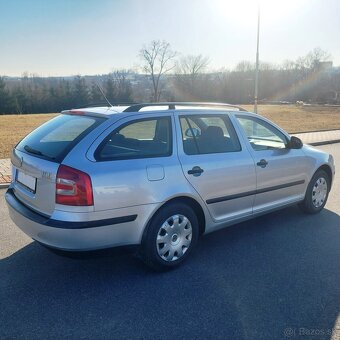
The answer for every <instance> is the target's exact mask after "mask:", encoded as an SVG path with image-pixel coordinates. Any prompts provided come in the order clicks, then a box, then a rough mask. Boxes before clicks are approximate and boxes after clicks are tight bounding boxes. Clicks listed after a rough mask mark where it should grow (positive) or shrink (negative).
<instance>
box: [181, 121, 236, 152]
mask: <svg viewBox="0 0 340 340" xmlns="http://www.w3.org/2000/svg"><path fill="white" fill-rule="evenodd" d="M180 122H181V129H182V140H183V149H184V152H185V153H186V154H187V155H198V154H209V153H224V152H236V151H241V145H240V142H239V140H238V137H237V135H236V132H235V129H234V127H233V126H232V123H231V122H230V120H229V118H228V117H227V116H226V115H216V116H214V115H190V116H181V117H180Z"/></svg>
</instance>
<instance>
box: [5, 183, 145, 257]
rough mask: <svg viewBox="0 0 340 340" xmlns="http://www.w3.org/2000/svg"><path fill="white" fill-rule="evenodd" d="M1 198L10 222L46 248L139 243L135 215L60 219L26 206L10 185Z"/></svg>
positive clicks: (79, 248) (93, 248) (67, 248)
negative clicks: (76, 220)
mask: <svg viewBox="0 0 340 340" xmlns="http://www.w3.org/2000/svg"><path fill="white" fill-rule="evenodd" d="M5 198H6V202H7V206H8V210H9V214H10V217H11V219H12V221H13V222H14V223H15V224H16V225H17V226H18V227H19V228H20V229H21V230H22V231H23V232H24V233H25V234H27V235H28V236H30V237H31V238H32V239H34V240H36V241H38V242H40V243H42V244H45V245H47V246H49V247H52V248H56V249H61V250H69V251H86V250H95V249H102V248H110V247H115V246H121V245H129V244H138V243H139V233H138V227H137V223H136V218H137V215H129V216H122V217H114V218H110V219H104V220H96V221H84V222H72V221H60V220H54V219H50V218H47V217H45V216H42V215H40V214H38V213H36V212H34V211H33V210H31V209H29V208H27V207H26V206H25V205H24V204H22V203H21V202H20V201H19V200H18V199H17V198H16V197H15V195H14V193H13V190H12V189H11V188H10V189H8V190H7V192H6V194H5Z"/></svg>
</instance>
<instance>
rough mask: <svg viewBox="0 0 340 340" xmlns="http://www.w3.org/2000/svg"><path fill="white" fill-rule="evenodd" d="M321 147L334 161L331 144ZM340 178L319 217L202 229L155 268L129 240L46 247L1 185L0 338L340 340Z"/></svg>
mask: <svg viewBox="0 0 340 340" xmlns="http://www.w3.org/2000/svg"><path fill="white" fill-rule="evenodd" d="M321 149H323V150H328V151H330V152H332V153H333V154H334V156H335V160H336V162H337V169H339V168H340V144H333V145H328V146H323V147H321ZM339 188H340V178H339V176H338V177H336V180H335V183H334V186H333V190H332V192H331V194H330V197H329V201H328V203H327V205H326V209H324V211H323V212H322V213H320V214H318V215H315V216H311V215H304V214H302V213H301V212H300V211H299V209H298V208H297V207H291V208H287V209H284V210H282V211H279V212H275V213H272V214H269V215H266V216H263V217H261V218H257V219H255V220H252V221H248V222H245V223H242V224H239V225H236V226H233V227H230V228H226V229H224V230H221V231H219V232H216V233H213V234H210V235H207V236H205V237H204V238H202V239H201V240H200V242H199V244H198V247H197V249H196V250H195V251H194V252H193V254H192V256H191V258H190V259H189V260H188V261H187V262H186V263H185V264H184V265H183V266H182V267H180V268H178V269H176V270H173V271H170V272H167V273H161V274H156V273H153V272H150V271H149V270H148V269H147V268H146V267H144V266H143V265H142V264H141V263H140V262H139V260H138V259H137V258H136V257H135V256H133V254H132V253H131V251H128V250H126V249H114V250H107V251H103V252H98V253H95V254H90V255H87V256H80V257H76V258H71V259H70V258H64V257H60V256H58V255H56V254H54V253H52V252H50V251H48V250H47V249H45V248H43V247H42V246H40V245H39V244H37V243H36V242H33V241H32V240H31V239H29V238H28V237H27V236H26V235H24V234H23V233H22V232H21V231H20V230H19V229H18V228H16V227H15V226H14V225H13V223H12V222H11V221H10V219H9V217H8V213H7V208H6V206H5V202H4V197H3V195H4V192H5V190H0V338H19V337H24V338H35V339H36V338H39V339H48V338H51V339H57V338H61V337H68V338H75V339H78V338H97V339H102V338H124V339H130V338H145V339H149V338H150V339H151V338H153V339H160V338H164V339H170V338H179V339H184V338H197V339H207V338H212V339H222V338H223V339H266V340H267V339H285V338H293V339H294V338H308V339H309V338H310V339H333V340H334V339H340V285H339V282H340V265H339V258H340V216H339V215H340V192H339ZM332 332H333V335H331V333H332ZM308 334H309V335H310V336H308ZM306 335H307V336H308V337H307V336H306Z"/></svg>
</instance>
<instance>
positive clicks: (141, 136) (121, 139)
mask: <svg viewBox="0 0 340 340" xmlns="http://www.w3.org/2000/svg"><path fill="white" fill-rule="evenodd" d="M171 131H172V130H171V119H170V117H160V118H152V119H139V120H134V121H132V122H129V123H127V124H124V125H123V126H121V127H119V128H118V129H116V130H114V131H113V132H112V133H111V134H110V135H109V136H108V137H107V138H106V139H105V140H104V141H103V143H101V144H100V146H99V147H98V149H97V150H96V152H95V158H96V160H98V161H109V160H118V159H135V158H151V157H166V156H170V155H171V154H172V132H171Z"/></svg>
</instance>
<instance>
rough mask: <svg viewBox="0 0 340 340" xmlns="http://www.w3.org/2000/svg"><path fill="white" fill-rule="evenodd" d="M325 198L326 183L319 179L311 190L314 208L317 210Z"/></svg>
mask: <svg viewBox="0 0 340 340" xmlns="http://www.w3.org/2000/svg"><path fill="white" fill-rule="evenodd" d="M326 196H327V181H326V180H325V179H324V178H323V177H320V178H319V179H317V181H316V182H315V184H314V187H313V190H312V202H313V205H314V207H315V208H319V207H321V206H322V205H323V203H324V202H325V200H326Z"/></svg>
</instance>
